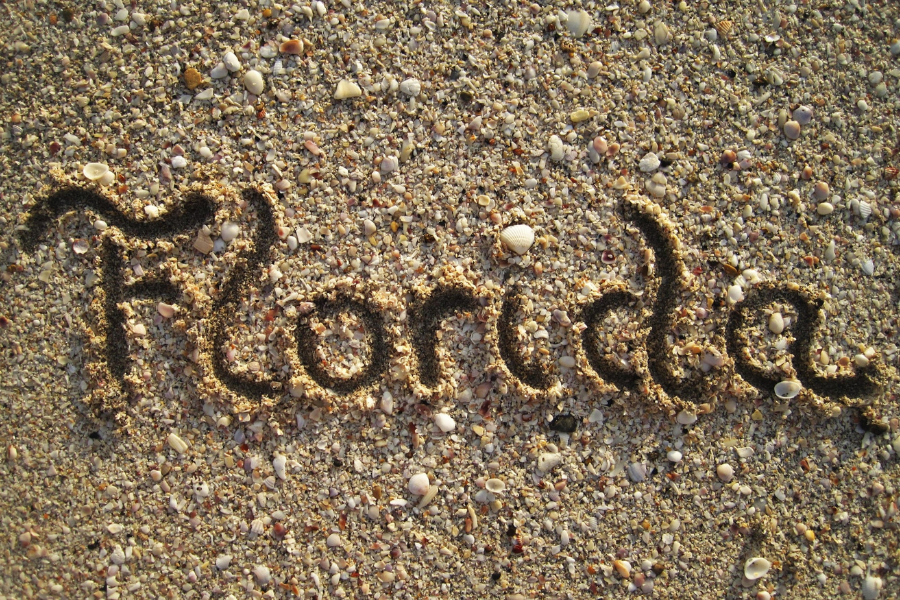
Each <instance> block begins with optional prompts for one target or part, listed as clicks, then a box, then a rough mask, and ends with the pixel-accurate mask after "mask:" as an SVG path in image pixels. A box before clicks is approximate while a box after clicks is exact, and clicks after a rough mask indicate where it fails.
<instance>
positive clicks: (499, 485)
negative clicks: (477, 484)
mask: <svg viewBox="0 0 900 600" xmlns="http://www.w3.org/2000/svg"><path fill="white" fill-rule="evenodd" d="M484 488H485V489H486V490H487V491H489V492H491V493H492V494H499V493H500V492H502V491H503V490H505V489H506V484H505V483H503V480H502V479H488V480H487V481H485V482H484Z"/></svg>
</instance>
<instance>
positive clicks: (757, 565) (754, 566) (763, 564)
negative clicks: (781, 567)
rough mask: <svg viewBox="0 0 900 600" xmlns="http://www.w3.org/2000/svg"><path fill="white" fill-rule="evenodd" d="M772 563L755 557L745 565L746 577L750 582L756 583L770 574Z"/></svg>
mask: <svg viewBox="0 0 900 600" xmlns="http://www.w3.org/2000/svg"><path fill="white" fill-rule="evenodd" d="M770 568H772V563H770V562H769V561H767V560H766V559H765V558H761V557H759V556H755V557H753V558H751V559H749V560H748V561H747V562H746V563H744V577H746V578H747V579H749V580H750V581H755V580H757V579H759V578H760V577H762V576H763V575H765V574H766V573H768V572H769V569H770Z"/></svg>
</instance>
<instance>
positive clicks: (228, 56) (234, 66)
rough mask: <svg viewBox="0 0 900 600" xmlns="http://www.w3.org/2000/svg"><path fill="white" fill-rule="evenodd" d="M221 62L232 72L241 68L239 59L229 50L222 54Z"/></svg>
mask: <svg viewBox="0 0 900 600" xmlns="http://www.w3.org/2000/svg"><path fill="white" fill-rule="evenodd" d="M222 64H224V65H225V68H226V69H228V70H229V71H231V72H232V73H234V72H235V71H240V69H241V61H239V60H238V57H237V56H236V55H235V54H234V52H231V51H229V52H226V53H225V55H224V56H222Z"/></svg>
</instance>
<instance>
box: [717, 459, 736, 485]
mask: <svg viewBox="0 0 900 600" xmlns="http://www.w3.org/2000/svg"><path fill="white" fill-rule="evenodd" d="M716 475H718V477H719V479H721V480H722V481H723V482H725V483H728V482H729V481H731V480H732V479H734V467H732V466H731V465H729V464H728V463H723V464H721V465H719V466H718V467H716Z"/></svg>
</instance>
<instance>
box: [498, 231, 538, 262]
mask: <svg viewBox="0 0 900 600" xmlns="http://www.w3.org/2000/svg"><path fill="white" fill-rule="evenodd" d="M500 241H501V242H503V244H505V245H506V247H507V248H509V249H510V250H512V251H513V252H515V253H516V254H520V255H521V254H525V253H526V252H528V249H529V248H531V246H532V244H534V230H533V229H532V228H531V227H529V226H528V225H512V226H510V227H507V228H506V229H504V230H503V231H501V232H500Z"/></svg>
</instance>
